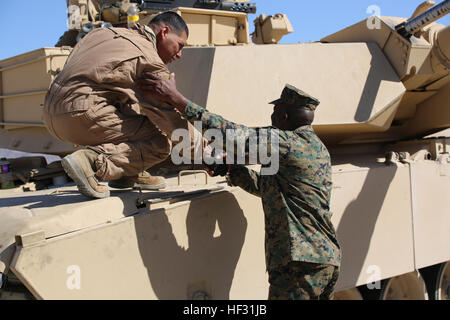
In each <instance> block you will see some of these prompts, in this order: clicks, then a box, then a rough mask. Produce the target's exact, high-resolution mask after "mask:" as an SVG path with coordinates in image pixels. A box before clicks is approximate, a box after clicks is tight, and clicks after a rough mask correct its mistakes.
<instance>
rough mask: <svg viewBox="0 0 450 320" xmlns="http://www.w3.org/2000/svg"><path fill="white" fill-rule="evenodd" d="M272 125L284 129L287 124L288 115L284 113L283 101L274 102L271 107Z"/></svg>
mask: <svg viewBox="0 0 450 320" xmlns="http://www.w3.org/2000/svg"><path fill="white" fill-rule="evenodd" d="M271 118H272V126H274V127H275V128H278V129H281V130H286V128H287V126H288V124H289V123H288V116H287V113H286V105H284V104H283V103H279V104H276V105H275V106H274V107H273V113H272V117H271Z"/></svg>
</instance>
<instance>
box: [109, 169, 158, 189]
mask: <svg viewBox="0 0 450 320" xmlns="http://www.w3.org/2000/svg"><path fill="white" fill-rule="evenodd" d="M108 185H109V186H110V187H111V188H116V189H128V188H133V187H135V188H140V189H143V190H159V189H164V188H165V187H166V181H165V179H164V178H163V177H159V176H152V175H151V174H150V173H148V172H147V171H144V172H141V173H139V174H138V175H137V176H132V177H122V178H120V179H119V180H114V181H110V182H109V183H108Z"/></svg>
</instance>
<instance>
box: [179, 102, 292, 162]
mask: <svg viewBox="0 0 450 320" xmlns="http://www.w3.org/2000/svg"><path fill="white" fill-rule="evenodd" d="M183 115H184V116H185V117H186V119H187V120H189V121H190V122H191V123H194V122H195V121H201V122H202V131H203V133H204V132H205V131H206V130H209V129H218V130H220V133H221V135H222V137H223V139H222V141H220V139H219V143H218V144H219V147H221V148H222V149H223V150H226V148H227V143H228V144H231V145H233V146H234V150H237V152H239V150H240V149H241V148H244V152H245V156H246V160H248V159H249V157H250V156H251V154H253V156H254V155H261V154H267V155H270V154H273V153H278V154H280V152H281V154H283V153H284V151H283V149H284V148H285V145H286V144H285V140H286V139H285V137H284V133H283V131H281V130H278V129H277V128H274V127H257V128H250V127H247V126H245V125H241V124H237V123H234V122H231V121H228V120H226V119H224V118H223V117H222V116H220V115H217V114H214V113H212V112H209V111H208V110H206V109H205V108H203V107H200V106H198V105H196V104H195V103H193V102H192V101H189V102H188V104H187V106H186V109H185V112H184V114H183ZM216 141H217V140H216ZM220 143H222V145H220ZM216 146H217V142H216ZM258 163H260V162H259V160H258Z"/></svg>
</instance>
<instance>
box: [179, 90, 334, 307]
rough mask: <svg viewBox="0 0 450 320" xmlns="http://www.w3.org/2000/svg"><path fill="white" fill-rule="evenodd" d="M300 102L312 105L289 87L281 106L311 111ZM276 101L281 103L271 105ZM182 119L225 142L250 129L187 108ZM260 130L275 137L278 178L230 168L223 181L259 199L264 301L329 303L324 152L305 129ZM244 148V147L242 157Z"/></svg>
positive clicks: (330, 247) (330, 241) (330, 251)
mask: <svg viewBox="0 0 450 320" xmlns="http://www.w3.org/2000/svg"><path fill="white" fill-rule="evenodd" d="M292 91H294V92H292ZM295 92H297V93H295ZM292 96H294V97H292ZM296 96H297V98H296ZM305 97H308V99H313V98H312V97H309V96H308V95H307V94H305V93H304V92H302V91H300V90H298V89H296V88H295V87H291V86H287V88H286V89H285V90H284V91H283V95H282V99H283V100H284V102H286V101H289V99H294V101H292V102H293V103H296V105H297V106H300V107H306V108H309V109H311V110H314V109H315V105H314V104H311V101H310V100H308V99H306V100H302V98H305ZM295 100H297V101H295ZM279 101H281V99H280V100H278V101H275V102H279ZM308 101H309V102H308ZM314 101H317V100H315V99H314ZM275 102H274V103H275ZM317 104H318V101H317ZM185 117H186V118H187V119H188V120H189V121H196V120H201V121H202V123H203V129H204V130H207V129H210V128H217V129H220V130H221V131H222V134H223V135H224V136H226V130H227V129H235V130H236V129H241V130H243V132H245V131H247V130H248V129H249V128H247V127H245V126H242V125H239V124H235V123H232V122H230V121H227V120H225V119H223V118H222V117H221V116H219V115H216V114H213V113H210V112H208V111H207V110H205V109H204V108H202V107H199V106H197V105H195V104H194V103H192V102H189V103H188V106H187V108H186V111H185ZM261 129H267V130H268V137H271V134H277V135H278V137H279V162H280V163H279V170H278V172H277V173H276V174H274V175H261V174H260V173H258V172H256V171H254V170H251V169H249V168H247V167H245V166H242V165H235V166H234V167H233V169H232V170H231V172H230V174H229V177H228V178H229V181H230V182H231V184H232V185H234V186H239V187H241V188H243V189H244V190H246V191H247V192H249V193H251V194H254V195H256V196H259V197H261V199H262V203H263V208H264V213H265V230H266V234H265V237H266V239H265V248H266V264H267V270H268V272H269V282H270V290H269V299H331V298H332V292H333V289H334V286H335V284H336V281H337V278H338V274H339V266H340V262H341V257H340V247H339V243H338V241H337V238H336V232H335V229H334V227H333V225H332V223H331V216H332V213H331V212H330V197H331V186H332V182H331V161H330V155H329V153H328V150H327V148H326V147H325V145H324V144H323V143H322V141H321V140H320V139H319V138H318V136H317V135H316V134H315V132H314V130H313V128H312V126H310V125H305V126H302V127H299V128H297V129H296V130H294V131H287V130H286V131H283V130H279V129H276V128H274V127H268V128H256V130H261ZM267 143H268V144H270V142H267ZM260 144H261V145H262V144H264V141H259V142H258V147H259V145H260ZM248 147H249V144H248V143H247V144H246V148H247V150H246V151H247V152H248ZM272 152H274V150H272ZM268 166H269V165H266V167H268ZM263 167H264V166H263Z"/></svg>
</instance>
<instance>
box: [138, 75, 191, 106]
mask: <svg viewBox="0 0 450 320" xmlns="http://www.w3.org/2000/svg"><path fill="white" fill-rule="evenodd" d="M143 76H144V77H145V78H143V79H140V80H138V81H137V86H138V88H140V89H141V90H143V91H144V92H145V94H149V95H151V96H153V97H155V98H157V99H159V100H161V101H164V102H167V103H169V104H171V105H172V106H174V107H175V108H177V109H178V110H180V111H181V112H184V109H185V107H186V105H187V103H188V100H187V99H186V98H185V97H184V96H183V95H182V94H181V93H180V92H179V91H178V90H177V85H176V82H175V74H174V73H171V74H170V77H169V80H165V79H162V78H160V77H158V76H156V75H154V74H152V73H150V72H144V73H143Z"/></svg>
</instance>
